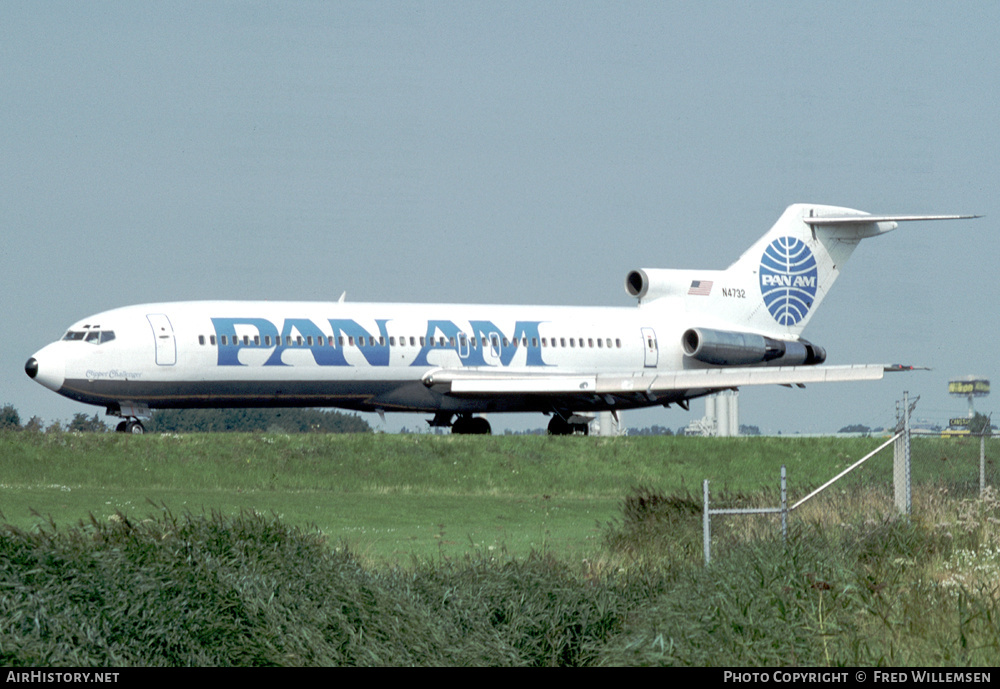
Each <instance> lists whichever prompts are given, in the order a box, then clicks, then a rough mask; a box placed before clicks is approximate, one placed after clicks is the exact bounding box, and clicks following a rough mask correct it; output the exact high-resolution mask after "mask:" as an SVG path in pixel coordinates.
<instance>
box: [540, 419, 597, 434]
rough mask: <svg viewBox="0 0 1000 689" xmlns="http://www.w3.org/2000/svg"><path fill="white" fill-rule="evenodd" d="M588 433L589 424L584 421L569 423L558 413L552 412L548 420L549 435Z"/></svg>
mask: <svg viewBox="0 0 1000 689" xmlns="http://www.w3.org/2000/svg"><path fill="white" fill-rule="evenodd" d="M577 433H579V434H580V435H590V425H589V424H586V423H570V422H569V421H567V420H566V419H564V418H563V417H561V416H559V415H558V414H553V416H552V418H551V419H550V420H549V435H576V434H577Z"/></svg>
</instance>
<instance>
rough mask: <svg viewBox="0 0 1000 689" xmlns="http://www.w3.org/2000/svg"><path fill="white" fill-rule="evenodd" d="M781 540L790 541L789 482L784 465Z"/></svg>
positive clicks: (782, 473)
mask: <svg viewBox="0 0 1000 689" xmlns="http://www.w3.org/2000/svg"><path fill="white" fill-rule="evenodd" d="M781 540H783V541H787V540H788V482H787V481H786V479H785V465H784V464H782V465H781Z"/></svg>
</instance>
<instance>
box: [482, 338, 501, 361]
mask: <svg viewBox="0 0 1000 689" xmlns="http://www.w3.org/2000/svg"><path fill="white" fill-rule="evenodd" d="M488 341H489V344H488V345H487V346H486V347H484V348H483V359H484V360H485V361H486V365H487V366H499V365H500V355H501V352H502V351H503V350H502V349H500V333H498V332H491V333H490V334H489V338H488Z"/></svg>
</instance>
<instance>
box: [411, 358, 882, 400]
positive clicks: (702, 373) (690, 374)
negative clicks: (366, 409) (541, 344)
mask: <svg viewBox="0 0 1000 689" xmlns="http://www.w3.org/2000/svg"><path fill="white" fill-rule="evenodd" d="M886 370H887V367H886V366H885V365H883V364H858V365H850V366H775V367H733V368H706V369H687V370H684V371H670V372H664V373H646V372H636V373H635V374H631V375H629V374H596V375H586V374H560V373H513V372H507V371H465V370H455V369H439V370H437V371H432V372H430V373H428V374H427V375H426V376H425V377H424V384H425V385H427V386H428V387H432V386H433V387H436V388H440V389H442V391H444V392H447V393H450V394H452V395H458V396H461V395H503V394H528V395H531V394H534V395H567V394H585V395H594V394H598V395H600V394H617V393H651V394H656V393H665V392H672V391H683V390H725V389H728V388H737V387H743V386H747V385H795V384H805V383H833V382H846V381H859V380H880V379H881V378H882V376H883V374H884V373H885V371H886Z"/></svg>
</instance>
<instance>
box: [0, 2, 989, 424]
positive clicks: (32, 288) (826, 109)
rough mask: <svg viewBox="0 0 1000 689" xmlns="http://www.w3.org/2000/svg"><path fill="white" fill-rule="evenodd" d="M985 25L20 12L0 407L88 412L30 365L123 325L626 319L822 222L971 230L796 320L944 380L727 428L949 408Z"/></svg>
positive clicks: (205, 6) (7, 62)
mask: <svg viewBox="0 0 1000 689" xmlns="http://www.w3.org/2000/svg"><path fill="white" fill-rule="evenodd" d="M998 28H1000V4H998V3H996V2H975V3H961V2H957V3H939V2H926V3H923V2H892V3H864V4H862V3H837V2H829V3H800V2H766V3H747V2H740V3H737V2H733V3H728V2H723V3H680V2H677V3H671V2H650V3H645V2H631V3H600V2H582V3H581V2H571V3H569V2H568V3H549V2H546V3H521V2H511V3H503V4H500V3H467V2H456V3H439V2H419V3H406V2H389V3H377V2H360V3H350V2H285V3H252V2H239V3H235V2H234V3H230V2H214V3H213V2H208V3H203V2H197V3H182V2H164V3H125V2H122V3H101V2H87V3H79V2H46V3H37V2H9V1H7V0H4V1H3V2H0V127H2V130H0V232H2V236H3V253H2V258H0V261H2V263H0V287H2V289H3V311H2V315H3V322H4V324H5V326H6V331H7V337H4V338H2V339H0V361H2V362H3V365H2V367H0V386H2V387H0V403H5V402H10V403H13V404H14V405H15V406H16V407H17V408H18V409H19V411H20V412H21V414H22V416H23V417H24V418H25V419H27V418H28V417H29V416H31V415H35V414H37V415H39V416H42V417H43V418H45V419H46V420H52V419H53V418H60V419H66V418H69V417H71V416H72V415H73V413H75V412H78V411H85V412H87V413H88V414H92V413H93V412H94V411H102V410H98V409H97V408H95V407H87V406H85V405H80V404H77V403H73V402H70V401H68V400H63V399H62V398H60V397H59V396H57V395H55V394H53V393H51V392H49V391H47V390H45V389H44V388H42V387H41V386H39V385H37V384H35V383H33V382H32V381H30V380H29V379H28V378H27V376H25V375H24V372H23V365H24V361H25V360H26V359H27V358H28V356H30V355H31V354H32V353H33V352H34V351H36V350H37V349H39V348H40V347H42V346H43V345H44V344H46V343H47V342H49V341H52V340H54V339H57V338H58V337H60V336H61V335H62V333H63V331H64V330H65V328H66V326H68V325H69V324H70V323H71V322H73V321H75V320H77V319H79V318H82V317H84V316H86V315H89V314H91V313H95V312H98V311H101V310H104V309H108V308H112V307H115V306H121V305H125V304H131V303H142V302H153V301H168V300H178V299H214V298H253V299H274V300H277V299H303V300H334V299H336V298H337V297H338V296H339V295H340V293H341V292H342V291H344V290H346V291H347V295H348V298H349V299H351V300H353V301H435V302H447V301H462V302H483V303H492V302H496V303H552V304H601V305H622V306H629V305H631V304H632V300H631V299H630V298H628V297H627V296H626V294H625V291H624V288H623V281H624V277H625V274H626V272H627V271H628V270H630V269H632V268H637V267H662V268H674V267H676V268H724V267H725V266H727V265H728V264H729V263H731V262H732V261H733V260H735V259H736V258H737V257H738V256H739V255H740V254H741V253H742V252H743V250H744V249H746V248H747V247H748V246H749V245H750V244H751V243H753V241H754V240H756V239H757V238H758V237H759V236H760V235H761V234H763V233H764V232H765V231H766V230H767V229H768V228H769V227H770V226H771V224H772V223H773V222H774V221H775V220H776V219H777V218H778V216H779V215H780V214H781V212H782V210H784V208H785V207H786V206H787V205H789V204H791V203H794V202H813V203H829V204H835V205H844V206H849V207H853V208H859V209H862V210H867V211H870V212H874V213H980V214H985V215H986V216H987V217H985V218H983V219H980V220H975V221H968V222H963V223H922V224H918V225H908V226H903V227H902V228H901V229H899V230H897V231H896V232H893V233H891V234H890V235H888V236H886V237H881V238H877V239H873V240H867V241H866V242H864V243H862V245H861V247H860V248H859V249H858V251H857V252H855V254H854V256H853V257H852V259H851V262H850V264H848V266H847V267H846V269H845V271H844V274H843V276H842V277H841V279H840V281H838V283H837V285H836V286H835V288H834V289H833V291H832V292H831V295H830V296H829V297H828V299H827V300H826V301H825V302H824V304H823V307H822V308H821V309H820V310H819V311H818V313H817V315H816V316H815V317H814V318H813V321H812V323H811V324H810V326H809V328H808V329H807V330H806V333H805V335H806V337H807V338H809V339H810V340H812V341H814V342H817V343H818V344H821V345H822V346H824V347H825V348H826V349H827V351H828V354H829V363H835V364H840V363H862V362H889V361H903V362H907V363H918V364H923V365H928V366H932V367H933V368H934V371H933V372H930V373H916V374H911V375H907V376H893V377H890V378H888V379H887V380H886V381H883V382H880V383H864V384H837V385H827V386H812V387H810V388H809V389H807V390H805V391H793V390H787V389H784V388H776V389H767V390H764V389H745V390H744V391H743V392H742V394H741V420H742V422H743V423H749V424H755V425H758V426H760V427H761V428H762V429H764V430H770V431H777V430H783V431H785V432H787V431H790V430H801V431H830V430H836V429H837V428H839V427H840V426H843V425H846V424H848V423H854V422H861V423H865V424H868V425H871V426H878V425H885V424H888V423H891V421H892V419H893V415H894V413H893V410H894V400H895V399H897V398H898V397H900V396H901V393H902V391H903V390H904V389H908V390H909V391H910V392H911V394H913V395H917V394H919V395H921V403H920V406H919V407H918V415H919V416H924V417H929V418H934V419H936V420H939V421H942V420H946V419H947V418H948V417H949V416H955V415H960V414H962V413H964V410H965V405H964V402H961V401H960V400H957V399H950V398H949V397H948V395H947V381H948V379H949V378H951V377H959V376H965V375H967V374H975V375H978V376H982V377H987V378H992V379H996V377H997V376H996V368H997V357H996V354H995V349H996V342H997V339H998V333H997V327H996V323H997V320H996V316H995V315H994V310H995V308H996V305H997V303H998V296H1000V295H998V291H1000V287H998V280H997V277H996V266H997V259H998V257H1000V252H998V250H997V238H996V231H995V225H996V221H997V219H998V218H1000V209H998V207H997V206H998V193H997V192H998V188H1000V184H998V182H1000V174H998V162H997V161H998V159H1000V155H998V154H1000V146H998V143H1000V134H998V131H1000V103H998V98H1000V95H998V94H1000V88H998V86H1000V57H998V55H1000V53H998V51H997V41H998V38H1000V34H998ZM981 406H982V408H983V409H984V410H986V411H988V410H989V409H991V408H992V399H987V400H985V403H984V404H982V405H981ZM701 410H702V406H701V404H700V403H695V408H694V409H693V410H692V412H691V413H686V412H681V411H675V410H662V409H660V410H653V411H649V412H642V413H634V414H631V415H628V416H627V417H626V420H627V422H628V423H629V424H631V425H649V424H651V423H659V424H661V425H667V426H670V427H673V428H676V427H677V426H680V425H683V424H685V423H686V422H687V421H688V420H690V419H691V418H694V417H696V416H700V415H701ZM422 418H423V417H419V416H408V415H395V416H392V415H390V423H389V427H390V429H394V428H398V427H399V426H402V425H407V426H409V427H410V428H413V427H415V426H418V425H422V424H423V421H422ZM372 419H373V421H377V417H372ZM544 421H545V420H544V418H543V417H541V416H534V415H528V416H526V417H525V418H524V419H523V420H522V421H517V420H513V421H508V419H504V421H503V423H501V424H500V426H501V427H502V426H504V425H514V426H515V427H529V428H530V427H540V426H543V425H544ZM495 425H496V423H495Z"/></svg>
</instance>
